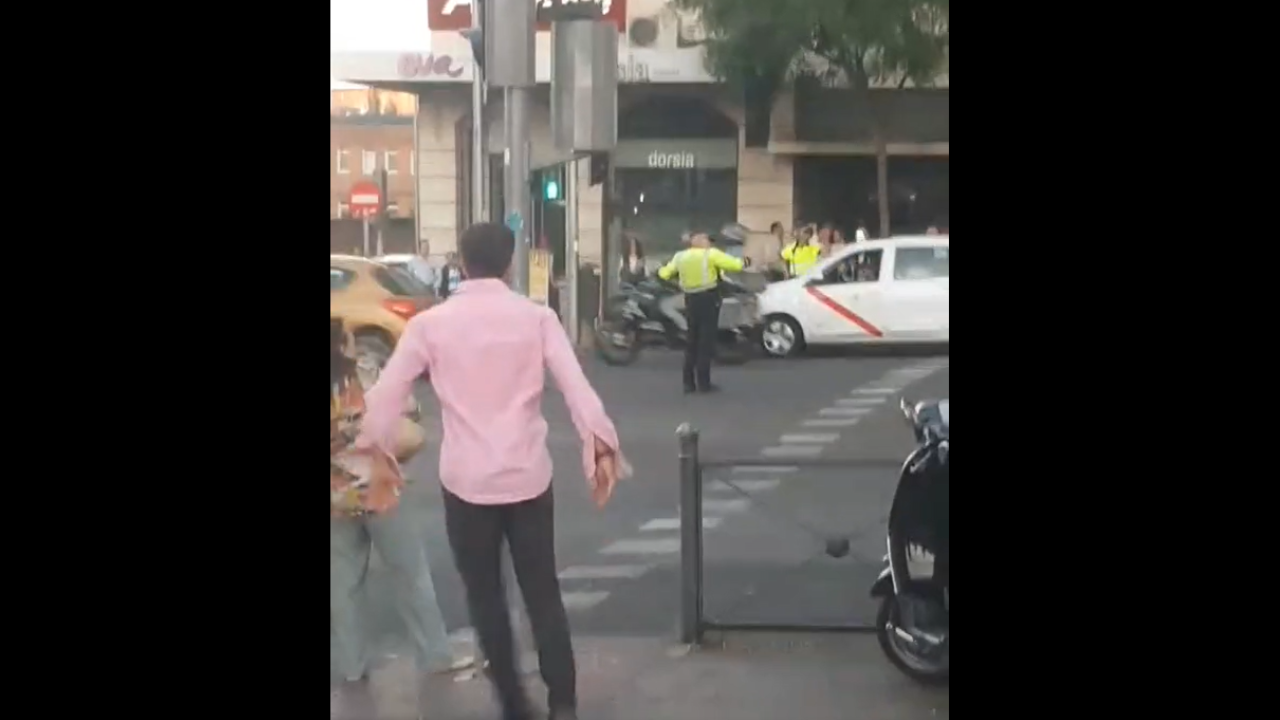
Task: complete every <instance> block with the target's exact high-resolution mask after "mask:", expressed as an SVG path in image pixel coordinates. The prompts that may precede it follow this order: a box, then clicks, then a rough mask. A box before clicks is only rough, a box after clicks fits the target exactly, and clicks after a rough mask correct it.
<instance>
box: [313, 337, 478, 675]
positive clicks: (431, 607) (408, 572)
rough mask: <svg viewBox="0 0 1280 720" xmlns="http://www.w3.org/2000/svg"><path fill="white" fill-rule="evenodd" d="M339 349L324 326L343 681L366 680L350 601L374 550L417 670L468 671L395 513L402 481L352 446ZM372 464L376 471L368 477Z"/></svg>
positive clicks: (334, 590) (405, 522)
mask: <svg viewBox="0 0 1280 720" xmlns="http://www.w3.org/2000/svg"><path fill="white" fill-rule="evenodd" d="M346 347H347V335H346V333H345V332H344V331H343V328H342V323H341V322H340V321H337V320H332V321H330V350H329V510H330V520H329V615H330V622H331V626H332V633H333V641H334V642H333V646H334V652H335V655H336V658H335V659H336V663H337V665H338V670H339V672H340V673H341V674H342V677H343V678H344V679H345V680H347V681H349V682H355V681H360V680H363V679H365V678H367V676H368V671H369V660H370V658H369V656H368V652H369V650H368V643H367V638H366V637H365V634H364V632H363V630H362V627H361V625H362V623H361V621H360V618H359V614H358V613H357V610H356V601H357V596H358V595H359V593H360V591H361V590H363V586H364V579H365V575H366V571H367V569H368V567H369V553H370V550H371V549H372V548H375V547H376V548H377V550H378V554H379V555H381V556H382V559H383V562H384V563H385V564H386V566H387V568H388V569H389V570H390V572H391V576H392V578H393V579H394V582H395V588H396V592H398V593H400V595H401V597H400V603H399V606H400V607H401V611H402V613H403V614H404V620H405V626H406V627H407V628H408V631H409V635H410V637H411V640H412V643H413V647H414V650H415V655H416V659H417V662H418V668H419V670H421V671H424V672H447V671H451V670H459V669H462V668H465V667H468V666H469V665H471V664H472V663H473V662H474V660H473V659H472V658H461V659H458V658H454V656H453V653H452V651H451V650H450V646H449V639H448V635H447V634H446V632H445V625H444V618H442V617H441V615H440V606H439V604H438V602H437V600H436V590H435V586H434V584H433V583H432V580H431V571H430V568H429V566H428V564H427V556H426V550H425V546H424V544H423V542H422V540H421V538H419V537H418V536H417V533H416V532H415V530H414V527H413V523H412V522H411V521H410V519H409V518H407V517H405V515H404V514H403V513H401V512H400V511H399V504H400V493H401V490H402V488H403V486H404V481H403V479H402V478H401V476H400V473H399V469H398V468H397V467H396V466H395V461H394V460H392V459H390V458H388V457H387V456H386V455H383V454H382V453H380V452H367V451H357V450H355V449H354V448H353V447H352V441H353V440H354V439H355V437H356V435H357V434H358V433H359V430H360V424H361V421H362V420H363V417H364V390H363V387H362V386H361V382H360V379H359V376H358V375H357V374H356V364H355V361H354V360H353V359H351V358H350V357H349V356H348V355H347V352H346ZM375 466H378V467H381V469H382V472H376V473H374V472H371V470H372V468H373V467H375ZM388 470H389V471H388Z"/></svg>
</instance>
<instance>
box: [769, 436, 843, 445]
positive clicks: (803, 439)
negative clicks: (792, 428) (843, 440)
mask: <svg viewBox="0 0 1280 720" xmlns="http://www.w3.org/2000/svg"><path fill="white" fill-rule="evenodd" d="M838 439H840V433H792V434H789V435H783V436H782V437H780V438H778V442H780V443H782V444H784V445H806V444H809V443H829V442H835V441H836V440H838Z"/></svg>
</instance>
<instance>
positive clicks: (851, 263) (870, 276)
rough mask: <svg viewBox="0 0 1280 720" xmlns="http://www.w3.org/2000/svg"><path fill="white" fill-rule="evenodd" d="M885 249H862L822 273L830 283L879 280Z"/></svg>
mask: <svg viewBox="0 0 1280 720" xmlns="http://www.w3.org/2000/svg"><path fill="white" fill-rule="evenodd" d="M883 256H884V251H883V250H862V251H860V252H856V253H853V254H852V255H850V256H849V257H847V258H845V259H843V260H841V261H840V262H838V263H836V264H834V265H832V266H831V267H829V268H827V270H826V272H824V273H823V274H822V278H823V280H825V281H827V282H829V283H849V282H878V281H879V280H880V258H881V257H883Z"/></svg>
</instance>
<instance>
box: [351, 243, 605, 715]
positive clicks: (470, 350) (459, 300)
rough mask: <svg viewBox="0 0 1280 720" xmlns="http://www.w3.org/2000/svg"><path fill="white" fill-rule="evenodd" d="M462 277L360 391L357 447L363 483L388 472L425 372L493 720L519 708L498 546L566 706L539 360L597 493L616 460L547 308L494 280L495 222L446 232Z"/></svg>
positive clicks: (554, 704) (554, 705)
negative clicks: (365, 463) (368, 461)
mask: <svg viewBox="0 0 1280 720" xmlns="http://www.w3.org/2000/svg"><path fill="white" fill-rule="evenodd" d="M458 245H459V250H460V251H461V254H462V272H463V276H464V277H465V278H466V279H465V280H464V281H463V282H462V283H461V284H459V286H458V289H457V290H456V291H455V293H454V294H453V295H452V296H451V297H450V299H449V302H447V303H441V304H439V305H436V306H435V307H433V308H431V309H430V310H427V311H426V312H424V313H422V314H420V315H418V316H416V317H415V318H414V319H413V320H411V321H410V322H409V325H408V327H407V328H406V329H405V332H404V334H403V336H402V337H401V338H400V342H399V344H398V345H397V346H396V349H395V352H394V353H392V355H391V359H390V360H388V361H387V366H386V368H385V369H384V370H383V371H382V374H381V376H380V377H379V379H378V382H377V384H376V385H375V386H374V387H373V388H372V389H370V390H369V392H368V393H367V395H366V397H365V406H366V409H365V416H364V425H363V432H362V434H361V436H360V438H358V439H357V443H356V444H357V446H358V447H362V448H374V449H378V450H381V451H382V453H386V455H383V454H382V453H378V455H379V457H381V458H382V459H383V460H384V461H383V462H381V463H377V464H376V466H377V467H378V468H379V470H378V471H377V473H376V474H375V478H374V484H375V485H380V484H384V483H393V484H394V483H395V482H396V478H395V477H394V474H395V472H396V471H395V469H394V467H393V465H392V463H391V462H390V461H389V460H386V458H387V457H388V456H394V449H395V442H396V436H397V429H398V425H399V423H400V418H401V411H402V409H403V408H404V403H405V400H406V399H407V398H408V396H409V394H410V393H411V392H412V389H413V383H414V380H415V379H416V378H418V377H421V376H423V375H426V376H427V377H428V378H429V379H430V381H431V384H432V387H433V388H434V389H435V393H436V397H437V398H438V399H439V401H440V411H441V416H442V423H443V426H444V438H443V442H442V444H441V447H440V484H441V485H442V486H443V487H442V492H443V495H444V510H445V525H446V528H447V531H448V536H449V544H450V546H451V547H452V548H453V554H454V559H455V560H456V562H457V565H458V572H459V574H460V575H461V576H462V582H463V585H464V586H465V588H466V594H467V605H468V607H469V609H470V612H471V622H472V625H473V626H474V627H475V629H476V635H477V636H478V638H479V641H480V648H481V650H483V651H484V655H485V657H486V658H488V660H489V663H490V678H491V680H492V681H493V685H494V688H495V690H496V691H497V695H498V700H499V702H500V703H501V704H502V710H503V718H504V720H527V719H528V718H532V717H533V714H532V709H531V706H530V703H529V700H528V698H527V697H526V695H525V693H524V690H523V688H522V687H521V684H520V677H519V673H518V672H517V669H516V659H515V652H514V643H513V640H512V632H511V625H510V620H509V618H510V615H509V613H508V609H507V602H506V594H505V593H504V591H503V587H502V579H501V578H502V574H501V548H502V543H503V540H504V539H505V540H506V542H507V544H508V546H509V547H510V550H511V559H512V563H513V565H514V566H515V572H516V579H517V581H518V582H519V585H520V591H521V594H522V595H523V596H524V600H525V605H526V606H527V607H528V611H529V621H530V624H531V625H532V626H533V635H534V638H535V640H536V642H537V646H538V664H539V668H540V670H541V672H542V678H543V680H544V681H545V682H546V685H547V695H548V707H549V708H550V710H551V717H552V718H553V719H554V720H573V719H574V718H576V707H577V692H576V684H577V680H576V669H575V667H574V659H573V647H572V644H571V642H570V639H569V623H568V619H567V617H566V615H565V610H564V602H563V601H562V600H561V597H560V582H559V580H558V579H557V577H556V557H555V542H554V523H553V520H554V506H555V505H554V501H553V499H552V494H551V455H550V453H549V452H548V450H547V422H546V420H545V419H544V418H543V417H542V412H541V399H542V391H543V380H544V378H545V371H546V370H550V371H551V376H552V377H553V378H554V379H555V382H556V384H557V385H558V386H559V387H560V392H561V393H562V394H563V395H564V398H565V402H566V404H567V405H568V406H569V412H570V415H571V416H572V418H573V424H574V427H575V428H576V429H577V431H578V435H579V436H580V437H581V438H582V466H583V471H584V472H585V473H586V477H587V479H588V481H589V483H590V484H591V487H592V490H593V492H594V494H595V499H596V502H597V504H598V505H603V504H604V503H605V502H606V501H607V500H608V499H609V496H610V494H611V493H612V492H613V487H614V484H615V483H616V482H617V479H618V472H619V467H621V466H622V464H623V461H622V459H621V456H620V455H619V453H618V434H617V431H616V430H615V429H614V426H613V422H612V421H611V420H610V419H609V416H608V415H607V414H605V411H604V406H603V404H602V403H601V402H600V397H599V396H598V395H597V394H596V392H595V390H593V389H592V387H591V384H590V383H589V382H588V381H587V378H586V376H585V375H584V374H583V372H582V366H581V365H579V364H578V358H577V356H576V355H575V354H574V351H573V347H572V346H571V345H570V344H569V339H568V337H567V336H566V335H565V332H564V330H563V329H562V328H561V326H560V321H559V319H558V318H557V317H556V315H555V313H553V312H552V311H551V310H549V309H548V308H546V307H543V306H541V305H538V304H536V303H534V302H532V301H531V300H529V299H528V298H525V297H522V296H520V295H517V294H516V293H514V292H512V291H511V290H510V289H509V288H508V287H507V285H506V283H505V278H506V277H507V275H508V272H509V270H510V268H511V255H512V252H513V250H514V248H515V238H514V236H513V235H512V233H511V231H510V230H509V229H508V228H506V227H503V226H501V225H495V224H492V223H479V224H476V225H472V226H471V227H470V228H468V229H467V230H466V231H465V232H464V233H463V234H462V238H461V239H460V240H459V242H458Z"/></svg>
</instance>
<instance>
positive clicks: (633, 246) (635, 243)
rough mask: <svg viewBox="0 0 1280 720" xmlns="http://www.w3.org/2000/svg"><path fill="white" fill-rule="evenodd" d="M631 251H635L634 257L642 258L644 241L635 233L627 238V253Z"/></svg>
mask: <svg viewBox="0 0 1280 720" xmlns="http://www.w3.org/2000/svg"><path fill="white" fill-rule="evenodd" d="M632 251H635V254H636V257H638V258H641V259H644V243H642V242H640V238H638V237H636V236H635V235H632V236H631V237H629V238H627V254H628V255H630V254H631V252H632Z"/></svg>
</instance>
